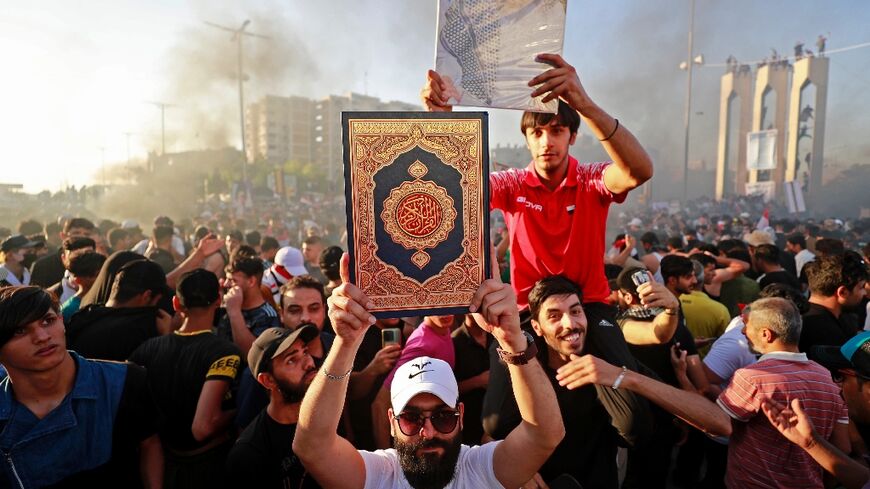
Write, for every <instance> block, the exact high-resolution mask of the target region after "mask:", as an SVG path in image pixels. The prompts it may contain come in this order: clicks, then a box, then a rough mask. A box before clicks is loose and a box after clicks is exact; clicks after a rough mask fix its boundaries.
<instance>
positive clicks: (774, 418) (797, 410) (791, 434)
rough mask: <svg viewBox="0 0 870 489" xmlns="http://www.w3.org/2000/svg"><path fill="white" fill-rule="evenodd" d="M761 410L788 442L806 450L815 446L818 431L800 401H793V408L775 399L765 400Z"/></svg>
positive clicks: (795, 399) (762, 402)
mask: <svg viewBox="0 0 870 489" xmlns="http://www.w3.org/2000/svg"><path fill="white" fill-rule="evenodd" d="M761 410H762V411H764V415H765V416H767V419H768V420H770V424H772V425H773V427H774V428H776V429H777V431H779V432H780V433H782V436H784V437H786V439H788V441H790V442H792V443H794V444H795V445H797V446H799V447H801V448H803V449H805V450H806V449H809V448H811V447H812V446H813V445H814V444H815V436H816V430H815V428H814V427H813V422H812V421H810V419H809V417H807V413H806V412H804V409H803V406H801V401H800V399H797V398H794V399H792V400H791V406H788V405H785V404H782V403H780V402H777V401H774V400H773V399H764V400H763V401H761Z"/></svg>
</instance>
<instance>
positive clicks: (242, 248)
mask: <svg viewBox="0 0 870 489" xmlns="http://www.w3.org/2000/svg"><path fill="white" fill-rule="evenodd" d="M233 257H236V258H257V259H259V257H260V255H259V254H258V253H257V250H255V249H254V248H252V247H250V246H248V245H246V244H243V245H239V247H238V248H237V249H236V251H235V252H234V253H233Z"/></svg>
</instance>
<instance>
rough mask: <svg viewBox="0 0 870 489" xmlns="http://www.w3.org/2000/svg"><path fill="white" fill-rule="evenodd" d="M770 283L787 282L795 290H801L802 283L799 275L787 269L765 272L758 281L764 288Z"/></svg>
mask: <svg viewBox="0 0 870 489" xmlns="http://www.w3.org/2000/svg"><path fill="white" fill-rule="evenodd" d="M770 284H785V285H788V286H789V287H792V288H793V289H795V290H801V284H800V283H799V282H798V279H797V277H795V276H794V275H793V274H791V273H789V272H787V271H785V270H779V271H777V272H770V273H765V274H764V276H763V277H761V279H760V280H759V281H758V286H759V287H761V288H762V289H764V288H765V287H767V286H768V285H770Z"/></svg>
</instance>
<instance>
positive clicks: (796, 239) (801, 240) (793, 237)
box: [785, 233, 807, 250]
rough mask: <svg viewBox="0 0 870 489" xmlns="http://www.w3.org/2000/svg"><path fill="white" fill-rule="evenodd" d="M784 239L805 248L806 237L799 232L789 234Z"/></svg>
mask: <svg viewBox="0 0 870 489" xmlns="http://www.w3.org/2000/svg"><path fill="white" fill-rule="evenodd" d="M785 241H786V242H787V243H791V244H793V245H798V246H800V247H801V249H803V250H805V249H807V238H806V237H805V236H804V235H803V234H801V233H792V234H789V235H788V237H786V238H785Z"/></svg>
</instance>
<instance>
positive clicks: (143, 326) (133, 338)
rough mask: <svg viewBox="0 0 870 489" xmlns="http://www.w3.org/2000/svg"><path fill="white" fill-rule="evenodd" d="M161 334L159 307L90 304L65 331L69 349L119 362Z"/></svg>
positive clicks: (84, 354) (73, 319) (73, 318)
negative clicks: (148, 340)
mask: <svg viewBox="0 0 870 489" xmlns="http://www.w3.org/2000/svg"><path fill="white" fill-rule="evenodd" d="M158 335H159V333H158V332H157V308H156V307H105V306H100V305H90V306H87V307H85V308H83V309H81V310H80V311H79V312H77V313H76V314H74V315H73V317H72V319H71V320H70V324H69V327H67V330H66V339H67V348H69V349H70V350H74V351H76V352H78V353H79V354H80V355H82V356H83V357H85V358H98V359H101V360H115V361H119V362H123V361H125V360H127V359H128V358H130V354H131V353H133V351H134V350H135V349H136V348H138V347H139V345H141V344H142V343H144V342H145V340H147V339H149V338H154V337H156V336H158Z"/></svg>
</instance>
